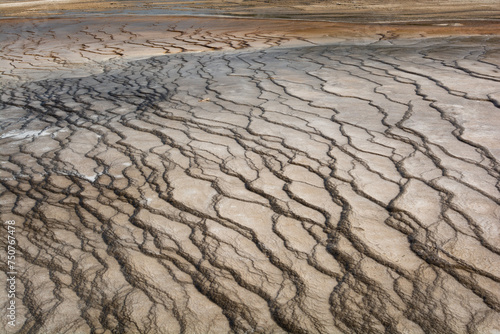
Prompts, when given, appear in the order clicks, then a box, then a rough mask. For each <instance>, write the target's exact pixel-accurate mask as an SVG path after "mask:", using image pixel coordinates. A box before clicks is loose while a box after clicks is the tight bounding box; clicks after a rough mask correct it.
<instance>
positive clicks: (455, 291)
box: [0, 21, 500, 333]
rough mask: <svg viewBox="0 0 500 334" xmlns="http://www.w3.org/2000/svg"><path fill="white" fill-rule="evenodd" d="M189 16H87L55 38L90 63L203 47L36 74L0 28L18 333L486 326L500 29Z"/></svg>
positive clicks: (490, 327) (495, 237) (7, 215)
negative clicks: (316, 25) (333, 28)
mask: <svg viewBox="0 0 500 334" xmlns="http://www.w3.org/2000/svg"><path fill="white" fill-rule="evenodd" d="M25 24H28V23H26V22H25ZM32 24H33V25H36V24H37V23H32ZM182 24H186V23H185V22H184V23H182V22H181V21H179V22H177V23H176V24H170V26H169V28H168V29H165V30H162V33H163V34H167V35H168V36H169V37H168V39H167V38H166V37H164V39H160V38H156V37H155V38H152V37H151V36H149V37H150V38H149V39H148V40H147V41H146V42H144V41H142V40H141V38H140V37H139V38H138V37H137V36H141V34H142V33H141V32H140V31H138V30H137V29H136V30H131V29H128V25H127V24H121V25H120V26H117V27H118V28H117V29H116V30H113V31H109V30H106V29H104V28H99V29H92V28H88V29H80V27H86V26H87V27H91V26H92V25H89V24H88V22H86V23H81V24H80V26H79V27H76V28H75V29H76V30H78V31H80V32H79V33H77V34H75V35H68V40H69V41H70V42H68V43H69V44H70V45H73V46H75V48H79V47H76V45H79V43H80V45H86V48H84V49H78V50H79V51H78V52H80V53H81V55H82V57H88V58H89V59H91V60H92V61H94V60H95V57H101V56H102V57H103V58H99V59H101V60H104V59H105V58H106V57H107V56H109V55H110V54H125V55H126V54H127V52H129V50H130V49H129V48H130V45H134V43H138V44H140V45H141V46H142V47H144V48H149V49H148V50H149V51H147V52H150V50H153V49H155V50H156V49H158V50H159V51H160V53H162V52H164V51H169V52H170V51H172V50H176V51H175V52H178V51H189V50H191V51H193V50H194V49H196V50H212V51H213V52H203V53H193V52H184V53H182V52H181V53H178V54H169V55H163V56H157V57H149V58H147V59H142V60H135V61H129V62H123V63H120V64H118V65H119V66H118V65H116V66H112V65H113V64H110V63H106V62H104V63H102V64H104V65H105V66H104V65H103V66H101V65H99V66H101V67H100V68H101V71H103V72H102V73H95V74H88V75H86V76H80V77H74V78H69V77H65V78H53V77H52V78H50V79H46V80H36V81H35V80H32V79H30V78H26V77H25V76H24V75H25V74H24V73H25V72H22V73H21V72H16V69H18V68H21V66H19V64H21V63H22V64H24V66H28V65H26V64H27V63H26V59H27V58H26V57H34V58H37V57H38V58H37V60H38V61H39V62H40V63H43V62H44V61H45V60H44V58H43V56H44V55H47V53H43V44H41V45H39V46H36V47H34V50H32V51H31V52H25V54H15V52H14V50H18V49H19V48H20V47H21V46H22V45H32V44H30V43H36V41H35V40H34V37H33V36H32V35H30V34H29V32H28V30H25V31H26V34H27V35H23V36H20V35H16V34H15V33H13V34H11V35H10V37H4V38H10V39H9V41H10V42H9V43H11V44H9V45H8V46H7V47H8V50H10V51H8V52H5V53H4V54H3V57H4V59H6V58H8V59H9V61H10V62H11V63H12V64H13V67H14V69H12V70H10V72H9V73H10V74H11V75H20V76H21V80H19V81H18V82H17V83H15V82H11V83H9V84H5V86H4V88H3V89H2V92H1V95H0V108H1V110H2V111H1V113H0V118H1V123H0V124H1V129H2V132H1V136H0V147H1V151H0V157H1V165H0V173H1V174H0V184H1V186H0V205H1V214H2V215H1V218H2V219H3V220H7V219H15V220H16V221H17V224H18V226H19V228H18V232H17V238H18V246H17V247H18V248H17V249H18V261H19V263H18V268H19V269H18V271H19V274H18V275H19V276H18V278H19V279H18V289H19V291H18V297H19V299H18V300H17V305H18V313H17V315H18V321H19V325H18V327H17V328H16V331H17V332H19V333H250V332H257V333H487V332H493V331H495V330H497V331H498V330H500V327H499V324H500V292H499V291H500V224H499V221H500V205H499V204H500V183H499V180H500V179H499V173H500V165H499V159H500V146H499V143H500V118H499V117H498V114H499V105H500V102H499V100H500V83H499V79H500V74H499V71H500V67H499V66H500V58H499V55H500V53H499V51H500V49H499V44H498V37H496V36H448V37H432V38H420V39H408V38H407V39H404V38H401V39H391V38H389V35H387V34H385V33H384V35H383V36H382V37H381V38H372V39H367V40H362V41H360V40H355V41H351V42H338V41H337V43H330V44H321V43H323V42H324V40H321V39H319V38H318V39H314V38H311V36H310V35H309V36H306V37H304V36H303V35H300V34H296V35H294V34H292V33H291V34H289V36H285V35H283V34H279V33H271V32H270V31H265V29H264V31H253V32H252V31H250V32H248V31H247V32H245V33H244V34H243V35H242V33H241V32H238V31H236V32H235V31H231V32H228V31H226V32H225V33H222V32H221V31H222V29H221V31H217V30H216V29H215V30H210V33H209V32H208V31H207V30H204V29H203V27H199V28H195V29H191V30H190V29H185V27H181V25H182ZM77 25H78V24H77ZM408 29H410V28H408ZM411 29H413V28H411ZM436 29H437V28H436ZM47 31H48V30H47ZM52 31H53V32H54V35H55V36H57V34H58V33H60V32H61V31H60V30H57V29H55V30H52ZM242 31H243V29H242ZM374 33H377V31H375V32H374ZM245 34H246V35H245ZM110 36H114V38H112V39H111V38H110ZM293 36H295V37H293ZM297 36H298V37H301V36H302V37H301V38H302V40H301V39H300V38H297ZM315 36H317V35H315ZM379 37H380V36H379ZM55 39H57V38H55ZM122 39H123V40H122ZM90 40H95V41H96V42H95V44H93V43H92V42H90ZM291 40H295V41H298V43H299V44H301V46H300V47H284V46H283V44H284V43H285V44H284V45H285V46H286V45H287V44H286V43H287V41H288V42H289V41H291ZM72 41H77V42H75V44H72V43H73V42H72ZM103 41H105V42H103ZM114 42H116V43H117V44H114ZM103 43H104V44H106V46H104V47H103V46H102V44H103ZM252 43H255V44H252ZM259 43H262V44H259ZM313 43H316V44H319V45H314V44H313ZM7 44H8V43H6V44H5V45H7ZM256 44H259V45H260V46H261V47H260V48H258V49H255V48H251V49H243V50H234V49H239V48H246V47H248V46H255V45H256ZM265 44H269V45H275V46H277V45H282V46H281V47H264V46H265ZM27 49H29V48H27ZM221 49H222V50H221ZM51 50H52V51H54V49H51ZM68 50H69V51H68V52H72V55H74V54H77V53H78V52H76V51H74V50H76V49H72V46H70V47H69V48H68ZM123 50H125V51H123ZM140 50H141V52H143V51H144V49H143V48H141V49H140ZM47 52H48V51H47ZM55 52H57V53H58V57H60V58H57V59H64V56H63V55H62V50H55ZM30 54H37V55H39V56H33V55H30ZM72 55H71V57H73V56H72ZM9 57H10V58H9ZM47 57H50V53H49V54H48V55H47ZM71 57H70V56H68V59H70V58H71ZM120 57H121V56H120ZM71 59H74V58H71ZM61 61H62V63H61V64H64V60H61ZM68 63H70V62H69V61H68ZM37 64H39V63H37ZM37 64H34V67H37V66H38V65H37ZM68 66H69V65H68ZM26 68H27V67H26ZM57 68H58V69H59V67H57ZM82 71H83V70H82ZM50 75H53V76H58V75H59V74H57V73H55V74H54V73H49V72H48V74H47V76H50ZM2 242H3V239H2ZM4 255H5V254H2V255H1V256H2V262H1V263H0V268H2V270H3V271H4V272H7V268H5V261H3V256H4ZM0 280H5V274H4V273H1V274H0ZM2 303H3V304H2V305H3V306H2V309H4V310H5V309H6V306H5V305H6V301H5V299H2ZM2 325H3V326H5V327H4V328H3V329H2V330H1V331H2V332H3V331H11V329H10V328H7V327H6V325H5V322H3V323H2Z"/></svg>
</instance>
